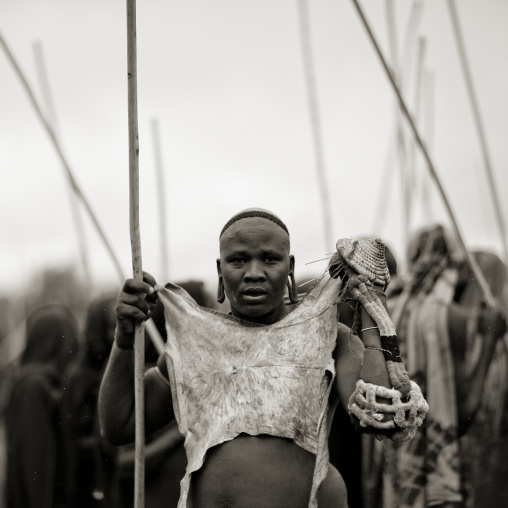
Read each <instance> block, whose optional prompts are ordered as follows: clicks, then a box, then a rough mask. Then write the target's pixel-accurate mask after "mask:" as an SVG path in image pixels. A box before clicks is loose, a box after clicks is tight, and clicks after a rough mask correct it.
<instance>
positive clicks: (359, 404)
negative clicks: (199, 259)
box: [348, 379, 429, 441]
mask: <svg viewBox="0 0 508 508" xmlns="http://www.w3.org/2000/svg"><path fill="white" fill-rule="evenodd" d="M410 383H411V389H410V390H409V394H408V397H407V398H404V400H403V397H402V394H401V393H400V391H399V390H396V389H395V388H386V387H384V386H377V385H374V384H371V383H365V381H363V380H361V379H360V380H359V381H358V382H357V383H356V389H355V391H354V392H353V394H352V395H351V398H350V399H349V404H348V409H349V412H350V413H351V414H352V415H354V416H355V417H356V418H357V419H358V422H359V424H360V426H361V427H372V428H374V429H379V430H380V431H383V430H384V431H386V430H389V429H397V430H396V431H395V432H394V433H393V434H392V435H391V436H390V439H392V440H394V441H408V440H410V439H412V438H413V437H414V435H415V434H416V429H417V428H418V427H419V426H420V425H421V424H422V423H423V420H424V418H425V415H426V413H427V411H428V410H429V406H428V404H427V402H426V400H425V399H424V398H423V395H422V392H421V390H420V387H419V386H418V385H417V384H416V383H415V382H413V381H411V382H410ZM376 397H383V398H385V399H389V400H391V404H387V403H381V402H377V400H376ZM386 414H389V415H393V419H389V420H385V418H384V415H386ZM374 436H375V437H376V438H377V439H379V440H382V439H387V436H386V434H383V433H381V432H379V433H376V432H374Z"/></svg>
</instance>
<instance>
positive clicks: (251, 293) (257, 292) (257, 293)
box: [242, 288, 268, 303]
mask: <svg viewBox="0 0 508 508" xmlns="http://www.w3.org/2000/svg"><path fill="white" fill-rule="evenodd" d="M242 294H243V298H244V300H245V301H246V302H248V303H259V302H261V301H263V300H264V299H265V297H266V295H267V294H268V291H266V289H263V288H247V289H246V290H245V291H243V293H242Z"/></svg>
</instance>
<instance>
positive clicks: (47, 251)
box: [0, 0, 508, 292]
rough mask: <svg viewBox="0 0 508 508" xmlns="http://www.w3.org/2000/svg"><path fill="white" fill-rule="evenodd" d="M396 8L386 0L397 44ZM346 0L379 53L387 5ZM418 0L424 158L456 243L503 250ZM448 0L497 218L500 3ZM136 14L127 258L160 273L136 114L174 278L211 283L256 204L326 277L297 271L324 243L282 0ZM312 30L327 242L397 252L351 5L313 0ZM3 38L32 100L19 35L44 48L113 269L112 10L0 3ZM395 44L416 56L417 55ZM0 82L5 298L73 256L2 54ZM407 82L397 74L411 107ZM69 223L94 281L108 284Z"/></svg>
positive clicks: (502, 91)
mask: <svg viewBox="0 0 508 508" xmlns="http://www.w3.org/2000/svg"><path fill="white" fill-rule="evenodd" d="M412 4H413V3H412V2H411V1H409V0H395V1H394V6H395V11H396V28H397V36H398V42H399V53H400V55H402V53H403V50H404V47H405V45H404V44H403V39H404V32H405V28H406V25H407V21H408V17H409V13H410V9H411V6H412ZM362 5H363V6H364V9H365V12H366V14H367V16H368V18H369V20H370V22H371V24H372V26H373V29H374V31H375V33H376V35H377V37H378V38H379V40H380V42H381V44H382V48H383V51H384V52H385V54H386V55H387V56H389V45H388V37H387V28H386V13H385V2H382V1H381V0H364V1H363V2H362ZM422 5H423V15H422V19H421V23H420V25H419V27H418V34H417V35H419V36H421V37H424V38H425V40H426V59H425V68H426V71H427V72H430V73H432V75H433V76H434V93H433V96H434V100H433V101H432V102H431V103H432V108H433V111H434V115H433V116H434V122H433V129H432V132H433V141H432V143H431V144H432V154H433V158H434V160H435V163H436V167H437V169H438V172H439V174H440V176H441V178H442V181H443V185H444V188H445V190H446V192H447V194H448V195H449V198H450V201H451V206H452V208H453V210H454V212H455V213H456V216H457V218H458V221H459V226H460V228H461V230H462V232H463V235H464V238H465V240H466V243H467V244H468V245H469V246H471V247H479V246H482V247H487V248H489V249H492V250H495V251H496V252H499V253H500V252H501V250H500V247H501V242H500V239H499V233H498V230H497V228H496V224H495V221H494V214H493V207H492V204H491V202H490V198H489V192H488V187H487V183H486V178H485V173H484V169H483V163H482V158H481V152H480V145H479V141H478V137H477V135H476V131H475V128H474V123H473V116H472V113H471V108H470V106H469V103H468V98H467V94H466V88H465V84H464V79H463V76H462V73H461V68H460V64H459V58H458V52H457V47H456V45H455V42H454V39H453V32H452V26H451V23H450V16H449V11H448V9H447V6H446V2H445V1H444V0H425V1H423V0H422ZM457 6H458V10H459V15H460V21H461V25H462V30H463V33H464V38H465V43H466V49H467V51H468V57H469V62H470V67H471V71H472V74H473V78H474V82H475V86H476V91H477V96H478V100H479V104H480V108H481V112H482V116H483V120H484V125H485V129H486V134H487V140H488V145H489V149H490V154H491V159H492V166H493V169H494V172H495V175H494V176H495V179H496V182H497V188H498V191H499V194H500V198H501V204H502V206H503V209H504V215H505V217H506V219H505V220H506V221H507V222H508V205H506V203H505V201H506V194H507V189H508V176H507V171H506V168H507V166H508V144H507V143H506V132H507V130H508V129H507V127H508V99H507V90H508V70H507V53H508V30H506V25H507V22H508V2H506V1H504V0H484V1H482V2H478V1H477V0H460V1H459V2H457ZM137 9H138V13H137V16H138V18H137V27H138V103H139V136H140V180H141V189H140V207H141V211H140V221H141V238H142V249H143V265H144V268H145V269H146V270H148V271H150V272H152V273H153V274H154V275H155V276H156V277H157V278H158V279H161V278H163V276H164V274H162V273H161V270H162V268H161V261H160V250H161V249H160V236H159V222H158V219H157V206H158V203H157V183H156V180H155V167H154V150H153V139H152V131H151V128H150V122H151V121H152V119H157V121H158V123H159V128H160V133H161V143H162V159H163V164H164V170H165V189H164V191H165V196H166V206H167V220H168V235H169V240H168V243H169V252H170V254H169V271H170V273H169V277H170V278H171V279H173V280H182V279H184V278H189V277H193V278H202V279H204V280H206V281H207V282H210V284H211V285H212V284H213V281H214V277H215V258H216V257H217V254H218V232H219V231H220V229H221V227H222V225H223V224H224V222H225V221H226V220H227V219H228V218H229V217H230V216H231V215H232V214H234V213H235V212H237V211H239V210H241V209H243V208H247V207H250V206H261V207H264V208H269V209H271V210H273V211H274V212H275V213H277V214H278V215H279V216H281V218H282V219H283V220H284V221H285V222H286V223H287V224H288V227H289V229H290V231H291V235H292V250H293V253H294V254H295V256H296V261H297V270H298V271H299V272H300V274H303V273H309V272H311V271H318V270H320V269H321V268H324V263H323V262H321V263H317V264H315V265H310V266H305V263H307V262H310V261H313V260H317V259H321V258H323V257H324V256H325V255H326V254H327V253H329V252H331V251H332V249H333V245H328V244H327V243H326V242H325V241H324V235H323V227H322V223H323V220H322V210H321V206H320V203H319V192H318V187H317V180H316V172H315V164H314V152H313V144H312V134H311V124H310V121H309V112H308V103H307V96H306V88H305V80H304V73H303V66H302V56H301V43H300V31H299V16H298V4H297V0H291V1H289V0H277V1H273V0H272V1H268V0H258V1H256V2H254V1H245V0H214V1H209V0H208V1H205V0H187V1H185V2H184V1H179V2H176V1H168V0H164V1H160V0H147V1H138V6H137ZM310 22H311V31H312V43H313V54H314V62H315V75H316V82H317V91H318V101H319V112H320V117H321V122H322V125H321V127H322V132H323V145H324V156H325V165H326V173H327V180H328V189H329V193H330V197H331V208H332V221H333V236H334V237H335V238H340V237H351V236H356V235H366V234H369V235H376V236H380V237H382V238H383V239H384V240H385V241H386V242H387V243H388V244H389V245H391V246H392V247H393V249H394V250H395V252H396V254H397V255H398V256H401V255H402V252H403V237H404V235H403V232H402V231H403V220H402V218H401V217H402V216H403V215H404V211H403V206H402V204H401V203H402V201H401V199H400V196H401V191H400V185H399V176H398V171H399V170H398V167H397V164H396V160H395V162H394V163H393V164H392V166H391V167H390V169H389V170H386V169H385V166H386V162H385V161H386V160H387V154H388V153H389V146H390V140H391V139H392V136H393V134H392V131H393V125H394V99H393V93H392V91H391V89H390V87H389V85H388V81H387V79H386V76H385V75H384V73H383V70H382V68H381V65H380V63H379V61H378V60H377V57H376V55H375V53H374V50H373V48H372V46H371V44H370V42H369V40H368V39H367V36H366V32H365V30H364V28H363V26H362V24H361V22H360V19H359V17H358V15H357V13H356V11H355V10H354V7H353V3H352V2H351V1H349V0H336V1H331V0H314V1H312V2H311V6H310ZM0 31H1V33H2V34H3V37H4V38H5V40H6V41H7V43H8V44H9V46H10V48H11V50H12V52H13V53H14V55H15V56H16V58H17V59H18V61H19V63H20V65H21V67H22V69H23V70H24V71H25V73H26V75H27V77H28V79H29V81H30V83H31V84H32V85H33V87H34V89H35V91H36V94H37V97H38V98H39V99H40V100H41V101H42V94H41V86H40V81H39V79H38V75H37V72H36V64H35V58H34V44H36V43H39V44H40V45H41V47H42V49H43V54H44V59H45V64H46V70H47V74H48V78H49V84H50V89H51V94H52V97H53V101H54V106H55V110H56V116H57V121H58V127H59V132H60V135H61V140H62V144H63V146H64V149H65V153H66V155H67V158H68V160H69V162H70V165H71V167H72V169H73V171H74V173H75V176H76V179H77V181H78V183H79V184H80V186H81V188H82V190H83V192H84V194H85V195H86V196H87V197H88V198H89V201H90V203H91V206H92V208H93V209H94V211H95V213H96V214H97V216H98V218H99V221H100V222H101V224H102V226H103V228H104V230H105V232H106V235H107V236H108V238H109V239H110V242H111V244H112V246H113V249H114V250H115V252H116V253H117V256H118V258H119V260H120V263H121V265H122V268H123V270H124V271H125V274H126V276H127V275H128V274H130V273H131V265H130V263H131V261H130V259H131V254H130V240H129V225H128V130H127V129H128V123H127V79H126V73H127V63H126V52H127V50H126V14H125V4H124V2H123V1H119V0H110V1H108V2H104V1H99V0H90V1H88V2H69V1H63V0H42V1H41V0H38V1H35V0H5V1H3V2H1V3H0ZM411 54H412V55H413V61H414V60H415V55H416V49H413V51H412V52H411ZM412 69H413V70H411V72H410V76H414V74H415V71H414V65H413V67H412ZM0 76H1V80H0V168H1V174H2V185H0V213H1V217H2V221H1V226H0V241H1V249H0V262H1V265H2V268H1V270H0V288H1V290H2V291H3V292H6V291H13V290H21V289H22V288H23V287H24V285H25V284H27V282H28V281H29V280H30V277H31V275H32V274H33V273H35V272H36V271H37V270H40V269H41V268H43V267H45V266H61V265H63V264H69V263H74V264H76V266H78V267H79V254H78V252H79V249H78V242H77V239H76V234H75V228H74V223H73V219H72V214H71V208H70V204H69V202H70V199H69V193H68V190H67V187H66V182H65V179H64V173H63V170H62V167H61V165H60V163H59V160H58V158H57V156H56V153H55V150H54V149H53V147H52V145H51V143H50V141H49V138H48V136H47V134H46V132H45V131H44V130H43V128H42V126H41V123H40V122H39V120H38V118H37V117H36V115H35V113H34V111H33V108H32V107H31V105H30V103H29V100H28V98H27V95H26V93H25V91H24V90H23V89H22V87H21V85H20V82H19V80H18V78H17V76H16V75H15V74H14V71H13V69H12V67H11V65H10V64H9V62H8V60H7V59H6V57H5V54H4V53H3V52H0ZM411 81H414V79H413V77H412V78H411ZM412 90H414V87H413V85H412V83H411V82H410V83H409V84H408V93H409V98H410V102H411V96H412V94H413V92H412ZM429 103H430V102H429ZM423 170H424V168H423V166H421V164H419V165H418V171H419V174H423ZM383 175H385V176H383ZM418 181H420V177H418ZM382 182H386V183H382ZM380 196H383V204H382V206H380V205H379V204H378V201H379V199H380ZM412 203H413V209H414V218H413V220H412V223H411V225H412V226H413V227H414V226H417V225H419V224H420V223H421V222H422V221H423V217H424V214H423V211H424V207H423V204H422V200H421V198H420V192H419V191H417V192H415V194H414V195H413V197H412ZM431 203H432V217H431V218H432V219H433V220H440V221H445V222H447V220H448V219H447V217H446V214H445V212H444V209H443V207H442V205H441V203H440V198H439V197H438V196H437V194H435V193H434V194H433V196H432V198H431ZM82 215H83V221H84V223H85V236H86V241H87V252H88V256H89V259H90V264H91V269H92V270H91V271H92V279H93V280H94V284H96V285H104V284H107V283H116V282H117V277H116V272H115V270H114V267H113V264H112V263H111V260H110V258H109V256H108V254H107V252H106V250H105V249H104V247H103V245H102V243H101V242H100V240H99V238H98V236H97V234H96V232H95V230H94V229H93V227H92V226H91V224H90V221H89V219H88V217H87V216H86V215H85V214H82ZM373 228H375V230H373Z"/></svg>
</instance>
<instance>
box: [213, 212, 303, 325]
mask: <svg viewBox="0 0 508 508" xmlns="http://www.w3.org/2000/svg"><path fill="white" fill-rule="evenodd" d="M217 271H218V274H219V294H220V295H222V297H223V294H224V292H225V294H226V296H227V297H228V299H229V302H230V305H231V312H232V314H233V315H234V316H236V317H239V318H242V319H246V320H248V321H254V322H259V323H264V324H269V323H273V322H275V321H277V320H279V319H280V318H282V317H283V316H284V315H285V313H286V310H285V303H284V294H285V291H286V286H287V285H288V276H289V277H291V278H292V279H294V257H293V256H292V255H290V254H289V233H288V230H287V227H286V226H285V225H284V223H283V222H282V221H281V220H280V219H279V218H278V217H277V216H276V215H275V214H273V213H271V212H269V211H267V210H263V209H261V208H250V209H248V210H243V211H242V212H239V213H238V214H236V215H235V216H233V217H232V218H231V219H230V220H229V221H228V222H227V223H226V225H225V226H224V228H223V230H222V232H221V234H220V258H219V259H217ZM293 286H294V283H293ZM295 289H296V288H295Z"/></svg>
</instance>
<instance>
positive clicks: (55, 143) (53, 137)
mask: <svg viewBox="0 0 508 508" xmlns="http://www.w3.org/2000/svg"><path fill="white" fill-rule="evenodd" d="M0 44H1V45H2V47H3V49H4V51H5V54H6V56H7V59H8V60H9V61H10V62H11V65H12V67H13V68H14V71H15V72H16V74H17V75H18V78H19V79H20V81H21V83H22V85H23V87H24V88H25V91H26V93H27V94H28V97H29V98H30V101H31V103H32V106H33V107H34V109H35V112H36V113H37V116H38V117H39V119H40V121H41V122H42V124H43V125H44V128H45V129H46V131H47V133H48V135H49V137H50V139H51V141H52V143H53V146H54V148H55V150H56V153H57V155H58V157H59V159H60V161H61V163H62V167H63V168H64V170H65V173H66V175H67V178H68V179H69V182H70V185H71V187H72V189H73V190H74V192H75V193H76V195H77V196H78V198H79V199H80V200H81V202H82V204H83V206H84V207H85V210H86V211H87V213H88V215H89V217H90V219H91V221H92V223H93V224H94V226H95V229H96V230H97V233H98V234H99V237H100V238H101V240H102V242H103V244H104V246H105V247H106V250H107V251H108V253H109V255H110V257H111V260H112V261H113V264H114V266H115V268H116V271H117V274H118V277H119V279H120V281H121V282H122V283H123V281H124V276H123V273H122V269H121V267H120V263H119V262H118V258H117V257H116V255H115V252H114V251H113V248H112V247H111V245H110V243H109V242H108V239H107V238H106V235H105V234H104V231H103V229H102V227H101V225H100V224H99V221H98V220H97V217H96V216H95V214H94V212H93V210H92V207H91V206H90V204H89V202H88V200H87V199H86V197H85V195H84V194H83V192H82V190H81V188H80V187H79V185H78V183H77V182H76V179H75V178H74V175H73V173H72V170H71V167H70V165H69V163H68V161H67V158H66V157H65V155H64V153H63V150H62V148H61V146H60V143H59V142H58V138H57V136H56V134H55V131H54V130H53V127H52V126H51V125H50V124H49V122H48V120H47V119H46V117H45V116H44V113H43V112H42V109H41V107H40V106H39V103H38V102H37V99H36V98H35V95H34V93H33V91H32V88H31V86H30V84H29V83H28V80H27V79H26V77H25V75H24V73H23V71H22V70H21V67H20V66H19V65H18V62H17V61H16V59H15V58H14V55H13V53H12V52H11V50H10V49H9V46H8V45H7V42H6V41H5V39H4V38H3V36H2V35H1V34H0Z"/></svg>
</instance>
